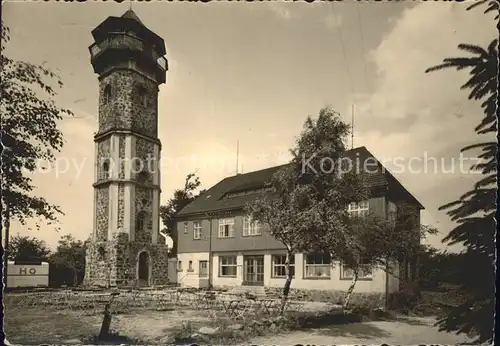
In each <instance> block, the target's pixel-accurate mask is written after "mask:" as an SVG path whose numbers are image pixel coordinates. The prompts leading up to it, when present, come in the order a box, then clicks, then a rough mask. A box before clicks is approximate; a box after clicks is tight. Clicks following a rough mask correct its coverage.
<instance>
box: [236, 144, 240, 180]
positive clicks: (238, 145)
mask: <svg viewBox="0 0 500 346" xmlns="http://www.w3.org/2000/svg"><path fill="white" fill-rule="evenodd" d="M239 156H240V141H239V140H238V141H236V174H238V159H239Z"/></svg>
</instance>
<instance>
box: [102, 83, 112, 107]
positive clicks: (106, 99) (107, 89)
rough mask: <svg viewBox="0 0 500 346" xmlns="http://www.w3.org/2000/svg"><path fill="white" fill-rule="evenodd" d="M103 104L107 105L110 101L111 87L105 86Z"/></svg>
mask: <svg viewBox="0 0 500 346" xmlns="http://www.w3.org/2000/svg"><path fill="white" fill-rule="evenodd" d="M103 95H104V103H109V102H110V101H111V85H109V84H108V85H106V86H105V87H104V93H103Z"/></svg>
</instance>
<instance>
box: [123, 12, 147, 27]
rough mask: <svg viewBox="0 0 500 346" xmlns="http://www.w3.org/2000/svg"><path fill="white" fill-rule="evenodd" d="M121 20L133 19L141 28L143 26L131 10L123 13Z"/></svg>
mask: <svg viewBox="0 0 500 346" xmlns="http://www.w3.org/2000/svg"><path fill="white" fill-rule="evenodd" d="M122 18H129V19H133V20H135V21H136V22H138V23H139V24H141V25H142V26H145V25H144V23H143V22H142V21H141V20H140V19H139V17H138V16H137V14H136V13H135V12H134V11H133V10H132V9H129V10H127V12H125V13H124V14H123V15H122Z"/></svg>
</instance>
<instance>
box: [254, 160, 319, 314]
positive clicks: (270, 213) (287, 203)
mask: <svg viewBox="0 0 500 346" xmlns="http://www.w3.org/2000/svg"><path fill="white" fill-rule="evenodd" d="M294 177H295V172H294V170H293V167H291V166H285V167H284V168H282V169H280V170H279V171H278V172H276V173H275V174H274V176H273V178H272V179H271V182H270V184H271V186H272V187H273V189H274V190H275V191H274V193H272V195H271V196H265V197H261V198H258V199H257V200H256V201H254V202H252V203H249V204H248V205H247V206H246V207H245V211H246V212H247V213H248V215H249V216H250V218H251V219H252V220H253V221H254V222H258V223H261V224H266V225H268V227H269V229H268V231H269V233H270V234H271V235H272V236H273V237H274V238H275V239H276V240H278V241H280V242H281V243H282V244H283V245H284V246H285V249H286V257H285V264H284V265H285V277H286V279H285V285H284V288H283V294H282V297H281V307H280V313H281V314H283V313H284V311H285V306H286V303H287V300H288V294H289V293H290V286H291V284H292V278H293V273H292V272H291V269H290V261H291V258H292V256H294V254H295V252H297V251H298V250H300V249H302V248H305V247H308V244H305V243H304V242H306V241H307V239H305V238H304V237H301V234H300V232H299V231H298V228H297V225H302V227H307V223H308V222H310V220H306V218H305V217H304V210H302V206H301V200H302V198H301V194H302V193H303V190H301V189H300V188H298V187H293V183H292V182H293V180H294ZM290 187H293V188H292V189H291V190H289V189H290Z"/></svg>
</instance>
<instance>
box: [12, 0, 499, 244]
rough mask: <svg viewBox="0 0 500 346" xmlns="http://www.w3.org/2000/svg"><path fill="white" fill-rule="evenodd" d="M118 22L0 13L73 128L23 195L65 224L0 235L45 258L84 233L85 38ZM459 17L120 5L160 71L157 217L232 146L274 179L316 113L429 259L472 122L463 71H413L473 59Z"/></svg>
mask: <svg viewBox="0 0 500 346" xmlns="http://www.w3.org/2000/svg"><path fill="white" fill-rule="evenodd" d="M128 7H129V5H128V4H126V3H123V4H116V3H111V2H107V3H102V2H95V3H94V2H92V3H85V4H79V3H45V2H43V3H38V2H37V3H35V2H24V3H23V2H7V3H3V11H2V15H3V20H4V22H5V24H6V25H7V26H8V27H9V28H10V29H11V42H10V43H9V45H8V46H7V49H6V52H7V54H8V55H9V56H11V57H12V58H15V59H19V60H26V61H29V62H32V63H44V64H45V65H46V66H47V67H50V68H51V69H53V70H54V71H55V72H57V73H58V74H59V75H60V76H61V77H62V79H63V82H64V83H65V85H64V88H63V89H61V91H60V93H59V96H58V98H57V102H58V104H59V105H60V106H61V107H68V108H71V109H72V110H73V112H74V113H75V117H74V118H71V119H66V120H64V121H63V122H62V123H61V129H62V131H63V132H64V135H65V139H66V145H65V148H64V150H63V151H62V152H61V153H60V155H59V157H60V160H61V161H59V166H60V167H59V169H58V170H57V171H56V170H55V169H51V170H50V171H48V172H45V173H44V172H39V173H37V174H36V175H35V177H34V181H35V183H36V184H37V186H38V189H37V191H36V192H37V194H39V195H43V196H45V197H46V198H47V199H48V200H49V201H50V202H52V203H55V204H58V205H60V206H61V208H62V209H63V211H64V212H65V215H64V216H62V217H61V218H60V225H59V226H60V228H61V231H60V232H59V233H57V232H56V231H54V229H53V228H51V227H43V228H42V229H41V230H40V231H31V232H30V231H28V230H27V229H26V228H25V227H21V226H20V225H18V224H16V223H14V224H13V225H12V230H11V234H16V233H17V232H19V233H20V234H22V235H26V234H30V235H33V236H36V237H38V238H41V239H44V240H45V241H47V243H48V244H49V245H50V246H55V245H56V243H57V240H58V239H59V237H60V236H61V235H62V234H66V233H71V234H73V235H74V236H75V237H76V238H78V239H82V240H83V239H86V238H87V237H88V236H89V235H90V234H91V231H92V209H93V207H92V203H93V201H92V198H93V190H92V182H93V160H94V143H93V133H94V132H95V131H96V130H97V112H98V109H97V96H98V95H97V93H98V89H97V87H98V82H97V75H95V74H94V73H93V71H92V67H91V65H90V56H89V52H88V46H89V45H91V44H92V42H93V40H92V36H91V33H90V32H91V30H92V29H93V28H94V27H96V26H97V25H98V24H99V23H101V22H102V21H103V20H104V19H105V18H106V17H107V16H120V15H122V14H123V13H124V12H125V11H126V10H127V9H128ZM465 7H466V4H464V3H455V2H453V3H448V2H434V1H433V2H404V3H394V2H377V3H374V2H370V3H359V4H358V3H355V2H349V1H345V2H342V3H335V4H331V3H330V4H325V3H318V2H317V3H314V4H305V3H299V4H297V3H296V4H284V3H278V2H276V3H267V4H266V3H210V4H195V3H147V4H134V5H133V10H134V11H135V12H136V13H137V15H138V16H139V17H140V18H141V20H142V21H143V22H144V24H145V25H146V26H148V27H149V28H150V29H151V30H153V31H154V32H156V33H157V34H158V35H159V36H161V37H163V38H164V40H165V43H166V47H167V58H168V60H169V66H170V70H169V72H168V77H167V78H168V81H167V84H164V85H162V86H161V88H160V96H159V119H160V120H159V121H160V123H159V137H160V139H161V141H162V144H163V151H162V159H163V164H162V169H163V170H162V186H161V187H162V190H163V192H162V197H161V200H162V202H165V201H167V200H168V199H169V198H170V196H171V194H172V191H173V190H174V189H176V188H180V187H181V186H182V185H183V182H184V179H185V177H186V175H187V174H188V173H191V172H193V171H195V170H197V172H198V175H199V176H200V178H201V181H202V183H203V187H204V188H208V187H210V186H212V185H214V184H215V183H217V182H218V181H219V180H221V179H223V178H224V177H226V176H228V175H232V174H235V170H236V143H237V140H239V143H240V155H239V163H240V172H241V170H243V172H249V171H253V170H257V169H262V168H266V167H269V166H273V165H276V164H281V163H284V162H286V160H287V159H288V158H289V156H288V149H289V148H290V147H291V145H292V144H293V140H294V138H295V137H296V136H297V135H298V133H299V132H300V129H301V127H302V125H303V123H304V120H305V119H306V117H307V116H308V115H312V116H315V115H317V114H318V111H319V110H320V109H321V108H322V107H324V106H327V105H330V106H332V107H333V108H334V109H335V110H337V111H338V112H340V113H341V115H342V116H343V117H344V118H345V120H346V121H349V122H350V121H351V106H352V104H354V105H355V137H354V145H355V146H361V145H364V146H366V147H367V148H368V150H370V151H371V152H372V153H373V154H374V155H375V156H376V157H377V158H378V159H379V160H381V161H382V162H383V163H384V164H385V166H386V167H387V168H388V169H389V170H392V171H393V172H394V173H395V175H396V176H397V178H398V179H399V180H400V181H401V182H402V183H403V185H404V186H405V187H406V188H407V189H408V190H409V191H411V192H412V193H413V194H414V195H415V197H416V198H417V199H418V200H419V201H420V202H421V203H422V204H423V205H424V206H425V208H426V210H425V211H423V213H422V222H423V223H426V224H431V225H434V226H436V227H438V228H439V231H440V234H439V235H438V236H435V237H431V238H430V239H429V242H430V243H431V244H433V245H434V246H438V247H441V248H443V245H442V244H441V238H442V237H443V236H444V235H446V234H447V233H448V232H449V231H450V230H451V229H452V227H453V224H452V223H451V222H450V221H449V218H448V217H447V216H446V214H445V213H444V212H441V211H438V207H439V206H441V205H442V204H444V203H447V202H450V201H452V200H454V199H456V198H457V197H459V196H460V195H461V194H462V193H464V192H466V191H467V190H469V189H470V188H471V187H472V185H473V183H474V182H475V181H477V180H478V178H479V177H478V176H477V175H473V174H468V173H466V172H461V171H460V166H459V164H458V163H459V162H458V155H459V151H460V149H461V148H462V147H463V146H464V145H466V144H469V143H474V142H476V141H477V140H478V139H477V138H476V136H475V134H474V131H473V128H474V126H475V125H476V124H477V123H478V122H479V121H480V119H481V118H482V113H481V110H480V108H479V104H478V103H476V102H472V101H468V100H467V93H466V92H464V91H460V89H459V87H460V85H461V84H463V82H465V80H466V77H467V72H462V73H459V72H456V71H454V70H449V71H442V72H436V73H432V74H430V75H427V74H424V70H425V69H426V68H427V67H430V66H432V65H435V64H438V63H440V62H441V61H442V59H443V58H445V57H449V56H456V55H458V54H459V51H458V50H457V45H458V44H459V43H473V44H479V45H482V46H485V45H486V44H488V43H489V42H490V41H491V40H492V39H493V38H494V37H495V35H496V31H495V27H494V21H493V18H492V17H491V16H485V15H483V14H482V11H481V9H477V10H473V11H465ZM419 158H420V160H419V161H417V160H418V159H419ZM425 158H429V159H428V160H432V158H434V159H436V160H437V162H438V167H437V168H436V169H434V164H433V163H432V161H428V163H427V164H425V163H424V161H425V160H426V159H425ZM398 160H399V161H398ZM453 160H456V161H455V164H453ZM441 162H442V163H443V164H441ZM471 162H472V161H471ZM402 164H403V165H404V168H405V169H401V167H402V166H401V165H402ZM66 165H69V166H68V167H66ZM398 165H399V166H398ZM426 166H427V172H426V171H425V168H426ZM463 166H464V168H468V166H469V165H468V164H465V165H463ZM452 168H454V171H451V169H452Z"/></svg>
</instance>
